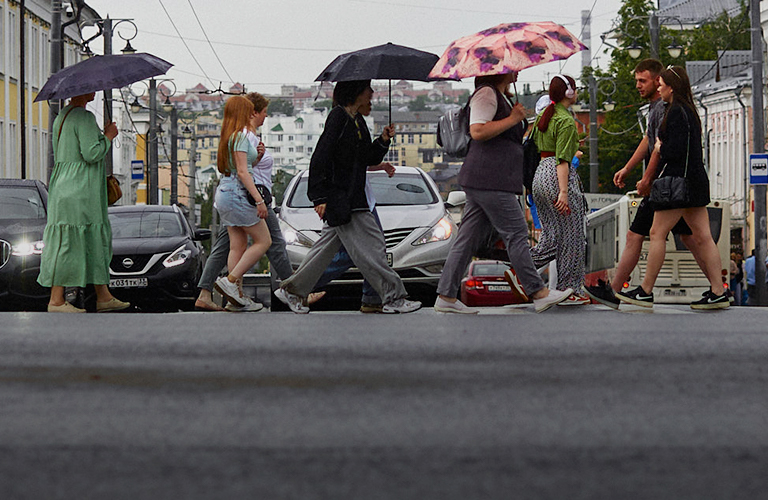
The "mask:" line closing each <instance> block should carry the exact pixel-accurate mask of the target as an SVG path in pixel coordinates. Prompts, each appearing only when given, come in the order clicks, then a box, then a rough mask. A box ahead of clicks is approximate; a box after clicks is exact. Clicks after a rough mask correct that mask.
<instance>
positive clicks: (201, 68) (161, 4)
mask: <svg viewBox="0 0 768 500" xmlns="http://www.w3.org/2000/svg"><path fill="white" fill-rule="evenodd" d="M157 1H158V2H160V6H161V7H162V8H163V11H165V15H166V16H168V20H169V21H170V22H171V26H173V29H174V30H176V33H177V34H178V35H179V38H180V39H181V41H182V43H183V44H184V46H185V47H186V48H187V51H188V52H189V55H190V56H192V59H193V60H194V61H195V63H196V64H197V67H198V68H200V71H202V72H203V74H204V75H205V77H206V78H207V79H208V81H209V82H211V85H213V80H211V78H210V77H209V76H208V74H207V73H206V72H205V70H204V69H203V67H202V65H200V62H199V61H198V60H197V58H196V57H195V54H194V52H192V49H190V48H189V45H187V41H186V40H184V37H183V36H181V32H180V31H179V28H177V27H176V23H174V22H173V18H172V17H171V14H170V13H169V12H168V9H166V8H165V5H163V0H157Z"/></svg>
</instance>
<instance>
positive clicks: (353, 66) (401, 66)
mask: <svg viewBox="0 0 768 500" xmlns="http://www.w3.org/2000/svg"><path fill="white" fill-rule="evenodd" d="M438 59H440V58H439V57H437V55H436V54H432V53H431V52H424V51H423V50H417V49H412V48H410V47H404V46H402V45H395V44H394V43H391V42H390V43H386V44H384V45H377V46H376V47H370V48H367V49H362V50H356V51H354V52H347V53H346V54H341V55H340V56H339V57H337V58H336V59H334V60H333V62H332V63H331V64H329V65H328V67H327V68H325V69H324V70H323V72H322V73H320V76H318V77H317V78H315V81H316V82H345V81H350V80H377V79H378V80H389V121H390V122H391V121H392V79H396V80H419V81H422V82H427V81H430V80H434V79H433V78H430V77H429V72H430V71H431V70H432V68H433V67H434V66H435V64H437V61H438Z"/></svg>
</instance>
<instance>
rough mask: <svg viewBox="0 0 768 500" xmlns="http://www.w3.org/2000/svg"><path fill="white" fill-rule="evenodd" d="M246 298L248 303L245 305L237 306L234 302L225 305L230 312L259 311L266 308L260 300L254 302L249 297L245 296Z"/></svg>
mask: <svg viewBox="0 0 768 500" xmlns="http://www.w3.org/2000/svg"><path fill="white" fill-rule="evenodd" d="M245 300H246V301H247V302H248V305H245V306H242V307H241V306H236V305H234V304H232V303H227V305H226V306H225V307H224V309H226V310H227V311H229V312H258V311H261V310H262V309H264V304H262V303H260V302H254V301H252V300H251V299H249V298H248V297H245Z"/></svg>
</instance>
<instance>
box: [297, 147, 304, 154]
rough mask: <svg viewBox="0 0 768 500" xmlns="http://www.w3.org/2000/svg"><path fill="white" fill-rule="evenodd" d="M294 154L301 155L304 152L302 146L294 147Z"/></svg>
mask: <svg viewBox="0 0 768 500" xmlns="http://www.w3.org/2000/svg"><path fill="white" fill-rule="evenodd" d="M296 152H297V153H303V152H304V146H296Z"/></svg>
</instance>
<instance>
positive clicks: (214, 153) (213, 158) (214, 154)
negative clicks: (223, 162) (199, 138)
mask: <svg viewBox="0 0 768 500" xmlns="http://www.w3.org/2000/svg"><path fill="white" fill-rule="evenodd" d="M218 159H219V152H218V151H216V150H213V151H211V163H214V162H215V161H216V160H218Z"/></svg>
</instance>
